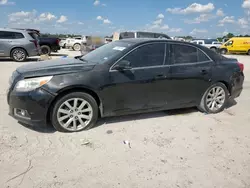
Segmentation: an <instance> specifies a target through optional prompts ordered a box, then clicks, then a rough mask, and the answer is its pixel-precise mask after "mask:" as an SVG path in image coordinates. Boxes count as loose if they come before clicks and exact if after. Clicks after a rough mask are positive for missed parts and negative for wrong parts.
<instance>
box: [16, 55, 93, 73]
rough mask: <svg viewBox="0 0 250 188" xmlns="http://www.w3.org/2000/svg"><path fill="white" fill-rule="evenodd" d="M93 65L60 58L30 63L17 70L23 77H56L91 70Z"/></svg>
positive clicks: (77, 60) (73, 59) (74, 59)
mask: <svg viewBox="0 0 250 188" xmlns="http://www.w3.org/2000/svg"><path fill="white" fill-rule="evenodd" d="M94 66H95V64H91V63H86V62H82V61H81V60H79V59H76V58H60V59H55V60H48V61H39V62H32V63H29V64H26V65H23V66H21V67H18V68H17V72H19V73H20V74H23V75H24V76H25V77H34V76H44V75H47V76H48V75H58V74H66V73H74V72H79V71H87V70H92V69H93V68H94Z"/></svg>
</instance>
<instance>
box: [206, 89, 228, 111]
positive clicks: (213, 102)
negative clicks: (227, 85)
mask: <svg viewBox="0 0 250 188" xmlns="http://www.w3.org/2000/svg"><path fill="white" fill-rule="evenodd" d="M225 101H226V92H225V90H224V89H223V88H222V87H220V86H216V87H213V88H212V89H210V90H209V92H208V94H207V97H206V105H207V108H208V109H209V110H210V111H212V112H216V111H218V110H219V109H220V108H222V107H223V105H224V103H225Z"/></svg>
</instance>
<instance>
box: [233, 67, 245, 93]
mask: <svg viewBox="0 0 250 188" xmlns="http://www.w3.org/2000/svg"><path fill="white" fill-rule="evenodd" d="M244 79H245V76H244V73H243V72H238V73H235V75H234V76H233V77H232V79H231V91H230V98H237V97H239V96H240V94H241V92H242V90H243V83H244Z"/></svg>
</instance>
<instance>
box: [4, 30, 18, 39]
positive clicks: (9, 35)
mask: <svg viewBox="0 0 250 188" xmlns="http://www.w3.org/2000/svg"><path fill="white" fill-rule="evenodd" d="M14 38H15V35H14V33H13V32H8V31H0V39H14Z"/></svg>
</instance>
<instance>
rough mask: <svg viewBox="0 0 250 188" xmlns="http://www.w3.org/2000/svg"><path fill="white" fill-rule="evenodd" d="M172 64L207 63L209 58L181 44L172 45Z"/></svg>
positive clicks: (197, 50)
mask: <svg viewBox="0 0 250 188" xmlns="http://www.w3.org/2000/svg"><path fill="white" fill-rule="evenodd" d="M172 50H173V54H172V55H173V62H174V63H175V64H185V63H196V62H203V61H209V58H208V57H207V56H206V55H205V54H204V53H203V52H202V51H200V50H199V49H197V48H195V47H192V46H188V45H181V44H173V45H172Z"/></svg>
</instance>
